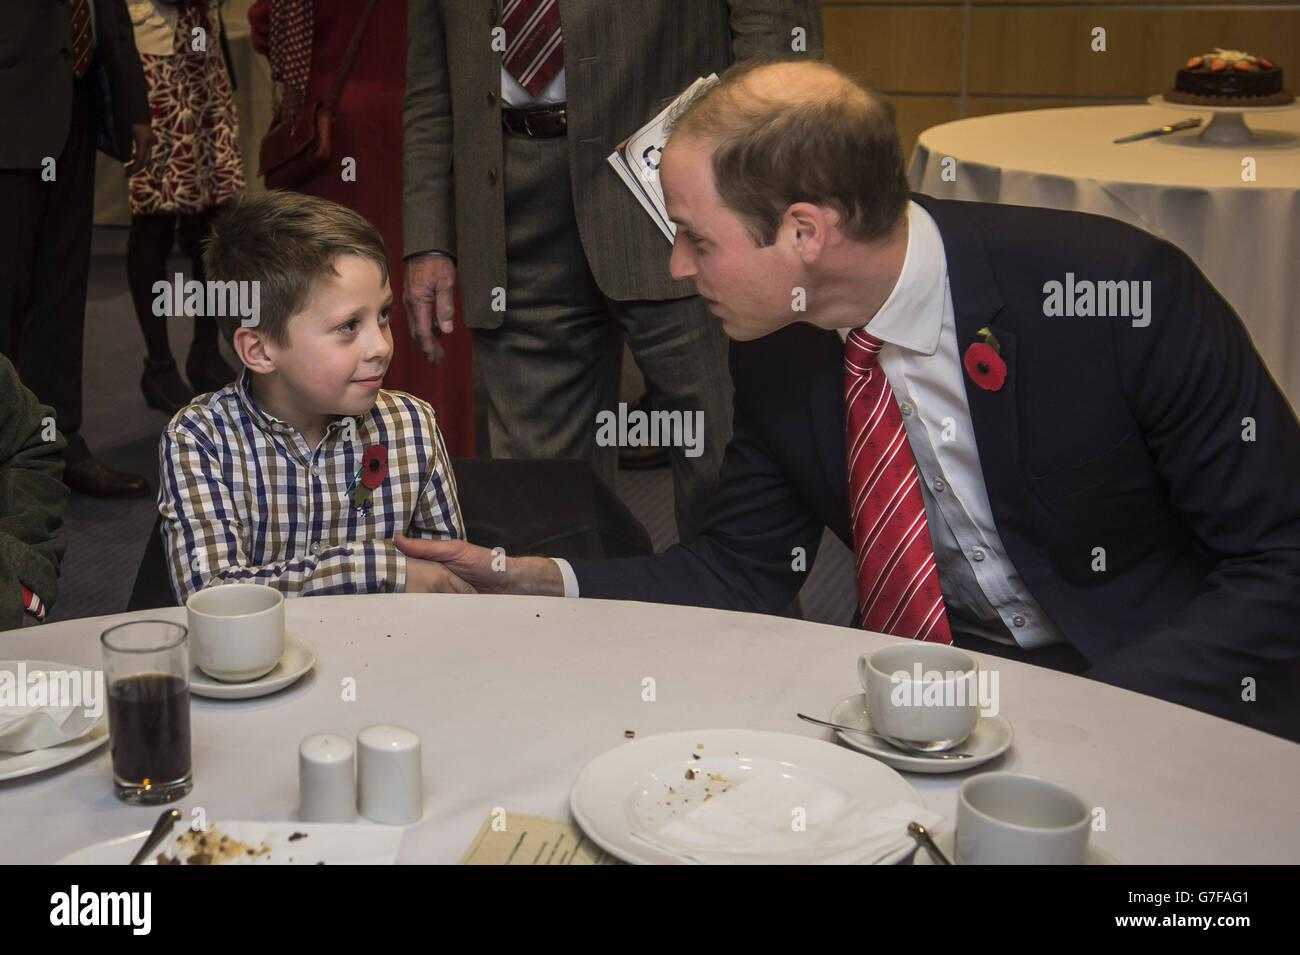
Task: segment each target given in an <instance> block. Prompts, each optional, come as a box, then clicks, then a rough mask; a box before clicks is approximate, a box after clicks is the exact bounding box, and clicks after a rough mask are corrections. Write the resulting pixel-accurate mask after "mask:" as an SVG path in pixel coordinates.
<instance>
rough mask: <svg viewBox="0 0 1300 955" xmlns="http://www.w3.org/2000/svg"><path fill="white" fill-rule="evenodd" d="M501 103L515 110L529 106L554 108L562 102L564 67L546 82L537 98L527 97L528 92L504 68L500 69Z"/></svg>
mask: <svg viewBox="0 0 1300 955" xmlns="http://www.w3.org/2000/svg"><path fill="white" fill-rule="evenodd" d="M501 102H503V103H505V104H506V105H507V106H513V107H514V108H515V109H527V108H528V107H529V106H554V105H556V104H559V103H563V102H564V67H560V69H559V72H557V73H556V74H555V75H554V76H552V77H551V78H550V80H548V81H547V83H546V85H545V86H543V87H542V91H541V92H540V93H538V94H537V96H535V97H534V96H529V95H528V90H526V89H524V88H523V87H522V86H520V85H519V81H518V80H516V79H515V78H514V77H513V76H511V75H510V73H509V72H508V71H507V70H506V68H505V67H502V68H501Z"/></svg>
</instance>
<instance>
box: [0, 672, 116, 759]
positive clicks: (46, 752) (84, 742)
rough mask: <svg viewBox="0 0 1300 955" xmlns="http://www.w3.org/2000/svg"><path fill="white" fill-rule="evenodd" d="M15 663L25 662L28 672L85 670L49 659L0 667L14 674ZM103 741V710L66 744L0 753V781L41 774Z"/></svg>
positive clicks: (105, 739)
mask: <svg viewBox="0 0 1300 955" xmlns="http://www.w3.org/2000/svg"><path fill="white" fill-rule="evenodd" d="M19 662H22V663H25V664H26V665H27V669H28V671H34V670H45V671H51V670H85V669H87V668H86V667H83V666H77V665H75V664H72V663H55V662H53V661H51V660H23V661H18V660H0V670H3V669H8V670H11V671H13V672H14V673H17V668H16V667H17V664H18V663H19ZM103 702H104V703H105V704H107V703H108V700H107V699H105V700H104V701H103ZM106 742H108V714H107V713H104V714H103V715H102V716H100V718H99V719H98V720H97V721H96V723H95V725H94V726H92V727H91V728H90V731H89V732H87V733H86V734H85V735H84V736H78V737H77V738H76V739H72V740H68V741H67V742H66V743H59V744H58V745H57V746H46V747H45V748H44V749H35V750H32V751H31V752H29V753H0V780H5V779H18V778H19V777H20V776H30V775H32V773H43V772H45V770H47V769H53V768H54V767H55V766H62V765H63V764H64V763H70V762H72V761H73V760H74V759H76V758H77V757H78V756H84V755H85V754H86V753H89V752H90V751H91V750H94V749H98V748H99V747H100V746H103V745H104V744H105V743H106Z"/></svg>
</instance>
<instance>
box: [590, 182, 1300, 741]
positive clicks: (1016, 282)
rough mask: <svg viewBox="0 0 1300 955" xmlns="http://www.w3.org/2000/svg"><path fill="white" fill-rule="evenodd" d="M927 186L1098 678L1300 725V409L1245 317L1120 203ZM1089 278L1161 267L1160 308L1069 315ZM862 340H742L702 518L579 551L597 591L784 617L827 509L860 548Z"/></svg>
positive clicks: (1024, 491) (1029, 505)
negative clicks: (991, 350) (730, 409)
mask: <svg viewBox="0 0 1300 955" xmlns="http://www.w3.org/2000/svg"><path fill="white" fill-rule="evenodd" d="M913 198H914V199H915V200H916V201H917V202H918V203H920V204H921V205H922V206H923V207H924V208H925V209H926V210H927V211H929V213H930V214H931V215H932V216H933V217H934V220H935V222H936V223H937V224H938V227H939V232H940V234H941V235H942V237H943V243H944V250H945V254H946V257H947V261H948V271H949V278H950V287H951V291H952V299H953V304H954V307H955V311H956V328H957V343H958V350H959V352H960V353H961V354H965V352H966V349H967V348H969V347H970V345H972V344H973V343H975V342H978V341H980V340H981V339H980V337H979V336H978V334H977V332H978V331H979V329H981V328H984V327H988V328H989V329H991V330H992V331H993V333H994V334H995V335H996V337H997V339H998V342H999V344H1000V347H1001V355H1002V357H1003V358H1004V359H1005V361H1006V365H1007V378H1006V382H1005V383H1004V385H1003V386H1002V387H1001V388H1000V389H998V390H996V391H990V390H985V389H983V388H981V387H980V386H979V385H977V384H976V383H974V382H973V381H972V380H971V379H970V377H969V376H968V375H967V376H964V378H965V382H966V394H967V398H968V399H969V404H970V416H971V421H972V424H973V426H974V430H975V433H974V435H973V439H974V440H975V442H976V444H977V447H978V451H979V459H980V465H981V468H982V470H983V475H984V482H985V485H986V486H987V489H988V497H989V503H990V504H991V506H992V509H993V518H994V522H995V523H996V525H997V529H998V534H999V536H1000V537H1001V539H1002V543H1003V544H1004V545H1005V547H1006V550H1007V553H1008V554H1009V556H1010V558H1011V560H1012V562H1013V563H1014V565H1015V567H1016V569H1017V570H1018V571H1019V572H1020V575H1021V577H1022V578H1023V580H1024V583H1025V585H1026V586H1028V588H1029V590H1030V592H1031V593H1032V594H1033V596H1034V598H1035V600H1036V601H1037V602H1038V603H1039V605H1040V606H1041V607H1042V608H1043V610H1044V611H1045V612H1046V613H1047V614H1048V615H1049V616H1050V617H1051V619H1052V621H1053V622H1054V623H1055V624H1056V626H1057V627H1059V628H1060V630H1061V631H1062V632H1063V633H1064V634H1065V636H1066V637H1067V638H1068V639H1069V641H1070V642H1071V643H1072V644H1073V645H1074V646H1075V647H1076V648H1077V649H1078V650H1079V651H1080V652H1081V653H1082V654H1083V655H1084V656H1086V657H1087V658H1088V659H1089V660H1090V661H1091V662H1092V664H1093V666H1092V668H1091V669H1090V670H1089V671H1088V673H1087V675H1088V676H1091V677H1094V678H1096V679H1100V680H1104V681H1106V682H1108V683H1113V684H1115V685H1118V686H1123V687H1127V688H1129V689H1132V690H1136V691H1138V692H1141V693H1147V694H1151V695H1154V696H1159V697H1162V698H1164V699H1168V700H1172V701H1174V702H1177V703H1182V704H1184V705H1187V706H1191V707H1195V708H1197V709H1200V710H1204V711H1206V712H1209V713H1213V714H1216V715H1219V716H1222V717H1225V718H1227V719H1232V720H1236V721H1238V722H1241V723H1246V724H1248V725H1252V726H1256V727H1258V728H1260V729H1265V730H1267V731H1269V732H1273V733H1277V734H1279V735H1283V736H1287V737H1288V738H1292V739H1300V491H1298V490H1297V484H1296V481H1297V476H1298V475H1300V426H1298V425H1297V422H1296V418H1295V416H1294V414H1293V413H1292V411H1291V410H1290V408H1289V406H1288V405H1287V403H1286V401H1285V400H1284V399H1283V397H1282V396H1281V394H1280V393H1279V392H1278V389H1277V387H1276V385H1275V384H1274V383H1273V381H1272V379H1271V378H1270V377H1269V375H1268V372H1267V371H1266V370H1265V368H1264V367H1263V365H1262V363H1261V362H1260V359H1259V356H1258V355H1257V354H1256V352H1255V350H1254V347H1253V346H1252V344H1251V342H1250V339H1249V337H1248V336H1247V334H1246V332H1245V330H1244V328H1243V327H1242V324H1241V321H1240V320H1239V319H1238V318H1237V316H1236V314H1235V313H1234V312H1233V311H1232V309H1231V308H1230V307H1229V306H1228V304H1227V303H1226V302H1225V301H1224V300H1223V299H1222V297H1221V296H1220V295H1219V294H1218V293H1217V292H1216V291H1215V289H1214V288H1213V286H1211V285H1210V283H1209V282H1208V281H1207V280H1206V279H1205V277H1204V276H1203V275H1202V274H1201V273H1200V271H1199V270H1198V269H1197V268H1196V266H1195V265H1194V264H1193V263H1192V262H1191V260H1190V259H1188V257H1187V256H1186V255H1185V254H1184V253H1183V252H1181V251H1180V250H1179V249H1177V248H1176V247H1175V246H1173V245H1171V244H1169V243H1167V242H1164V241H1162V240H1160V239H1157V238H1155V237H1153V236H1151V235H1149V234H1147V233H1145V232H1143V231H1141V230H1139V229H1136V228H1133V227H1131V226H1128V225H1125V224H1123V223H1121V222H1118V221H1116V220H1113V219H1107V218H1103V217H1100V216H1091V215H1085V214H1081V213H1070V212H1056V211H1049V210H1043V209H1032V208H1024V207H1017V206H1003V205H989V204H983V203H969V202H956V201H943V200H935V199H930V198H928V197H925V196H919V195H918V196H914V197H913ZM1067 273H1072V274H1073V276H1074V282H1075V285H1076V287H1078V285H1079V283H1080V282H1082V281H1085V280H1090V281H1097V282H1100V281H1117V280H1118V281H1138V282H1142V281H1150V283H1151V286H1150V289H1151V306H1150V321H1149V324H1146V325H1145V326H1144V327H1136V326H1135V325H1134V324H1133V321H1132V320H1131V319H1130V318H1126V317H1107V318H1102V317H1048V316H1047V315H1046V314H1045V306H1044V301H1045V298H1046V295H1045V292H1044V285H1045V283H1047V282H1049V281H1057V282H1061V283H1062V284H1064V283H1066V281H1067V278H1066V274H1067ZM814 294H815V292H814ZM863 318H864V322H865V321H866V319H867V318H869V316H863ZM843 358H844V346H843V343H842V341H841V339H840V337H839V336H838V334H836V333H835V332H833V331H826V330H821V329H817V328H814V327H813V326H811V325H808V324H805V323H796V324H792V325H789V326H787V327H786V328H784V329H782V330H780V331H778V332H775V333H773V334H770V335H767V336H765V337H764V338H761V339H758V340H756V341H752V342H744V343H733V345H732V353H731V367H732V376H733V378H734V380H735V385H736V402H735V407H736V412H735V426H734V437H733V439H732V441H731V444H730V445H729V446H728V448H727V453H726V458H725V460H724V463H723V468H722V474H721V477H720V480H719V483H718V490H717V493H716V495H715V497H714V500H713V502H712V505H711V508H710V512H709V517H708V521H707V523H706V525H705V528H704V530H703V531H702V532H701V535H700V537H699V538H697V539H696V540H694V541H692V542H691V543H690V544H688V545H685V546H681V545H678V546H675V547H672V548H670V549H669V550H667V551H665V552H664V553H662V554H659V555H656V556H654V557H646V558H629V559H624V560H609V561H574V562H573V566H574V570H575V572H576V574H577V577H578V582H579V589H580V592H581V594H582V595H583V596H584V597H614V598H622V599H633V600H646V601H657V602H665V603H680V604H693V605H698V606H707V607H720V608H725V609H732V610H748V611H765V612H774V611H777V610H779V609H780V608H782V607H785V606H786V605H787V604H788V603H789V602H790V600H791V599H792V598H793V597H794V595H795V594H796V593H797V592H798V589H799V587H800V586H801V585H802V583H803V581H804V579H805V577H806V573H805V572H803V571H799V570H795V569H793V568H794V567H795V566H799V562H798V561H796V560H795V557H794V555H795V553H796V552H795V548H804V550H805V552H806V554H807V566H811V564H812V558H813V557H814V555H815V554H816V550H817V546H818V543H819V541H820V538H821V534H822V528H823V527H829V528H830V529H831V530H832V531H833V532H834V533H835V534H836V535H838V536H839V538H840V539H841V540H843V541H844V542H845V544H847V545H848V546H849V547H850V548H851V547H852V546H853V543H852V532H851V529H850V525H849V506H848V488H847V479H846V469H845V450H844V441H845V439H844V398H843V394H844V371H843ZM955 438H956V440H959V441H961V440H970V439H971V438H972V436H970V435H961V434H958V435H956V436H955ZM1103 561H1104V563H1103ZM1103 568H1104V569H1103ZM939 574H940V580H942V578H943V568H942V567H940V568H939ZM846 616H847V613H846ZM1251 681H1253V683H1252V682H1251ZM1251 686H1253V697H1254V699H1253V700H1252V699H1249V697H1250V696H1252V693H1251V691H1250V687H1251ZM1243 697H1247V699H1243Z"/></svg>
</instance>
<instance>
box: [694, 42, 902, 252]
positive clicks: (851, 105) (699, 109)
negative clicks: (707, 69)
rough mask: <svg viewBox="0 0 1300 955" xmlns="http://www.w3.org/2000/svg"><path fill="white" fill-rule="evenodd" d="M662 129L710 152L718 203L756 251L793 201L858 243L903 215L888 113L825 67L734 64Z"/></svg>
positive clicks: (898, 154)
mask: <svg viewBox="0 0 1300 955" xmlns="http://www.w3.org/2000/svg"><path fill="white" fill-rule="evenodd" d="M786 65H789V66H793V67H796V69H795V70H794V71H790V70H786V69H784V67H785V66H786ZM769 66H771V67H773V68H774V71H773V72H770V73H768V74H767V75H766V76H765V75H764V73H763V71H764V69H765V68H766V67H769ZM670 131H671V135H672V136H681V137H683V138H685V139H689V140H692V141H696V142H700V143H705V144H709V145H712V146H713V157H712V166H713V181H714V186H715V188H716V189H717V191H718V196H719V198H721V199H722V201H723V203H724V204H725V205H726V206H727V207H728V208H729V209H731V210H732V211H733V212H735V213H736V214H737V215H739V216H740V217H741V218H742V219H744V220H745V222H746V224H747V225H748V227H749V234H750V236H751V238H753V240H754V242H755V244H756V245H759V246H769V245H771V244H772V243H773V242H775V241H776V235H777V231H778V230H779V228H780V225H781V220H782V218H783V217H784V216H785V211H786V209H788V208H789V207H790V206H791V205H792V204H793V203H796V202H811V203H813V204H815V205H820V206H827V207H830V208H832V209H834V210H835V211H836V212H838V213H839V215H840V223H839V228H840V230H841V231H843V232H844V233H845V234H846V235H848V236H849V237H850V238H854V239H858V240H861V241H873V240H876V239H880V238H883V237H884V236H886V235H888V234H889V233H890V232H891V231H892V230H893V229H894V227H895V226H896V225H897V224H898V222H899V221H900V219H901V218H902V216H903V213H904V210H905V209H906V207H907V200H908V196H909V193H910V190H909V188H908V185H907V177H906V175H905V174H904V172H903V153H902V148H901V147H900V145H899V142H898V132H897V130H896V129H895V127H894V109H893V106H892V105H891V104H890V102H889V100H887V99H886V98H885V97H884V96H883V95H881V94H880V93H877V92H876V91H875V90H871V89H868V88H866V87H864V86H861V85H860V84H858V83H857V82H856V81H854V80H853V79H852V78H851V77H850V76H848V75H847V74H845V73H842V72H841V71H839V70H837V69H835V67H833V66H830V65H829V64H826V63H819V62H816V61H811V60H808V59H806V58H802V59H799V60H791V59H788V58H782V59H767V58H756V59H751V60H746V61H744V62H741V63H737V64H735V65H733V66H732V67H731V68H730V69H728V70H727V71H726V72H725V73H723V74H722V76H721V77H720V78H719V79H718V80H717V81H716V82H714V83H712V84H710V85H709V86H707V87H704V88H702V89H701V90H700V91H699V92H698V93H697V94H696V95H695V96H694V97H692V98H691V99H690V100H689V101H688V102H687V103H685V104H683V105H682V106H681V107H680V108H679V109H678V111H677V112H676V113H675V115H674V116H673V117H672V119H671V120H670Z"/></svg>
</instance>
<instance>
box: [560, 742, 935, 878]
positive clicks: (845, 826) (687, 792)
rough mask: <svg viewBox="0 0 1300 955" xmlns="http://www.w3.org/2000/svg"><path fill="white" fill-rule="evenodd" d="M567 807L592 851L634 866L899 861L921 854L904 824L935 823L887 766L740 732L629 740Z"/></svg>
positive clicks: (834, 749) (601, 762) (588, 776)
mask: <svg viewBox="0 0 1300 955" xmlns="http://www.w3.org/2000/svg"><path fill="white" fill-rule="evenodd" d="M569 806H570V809H571V811H572V813H573V818H574V820H575V821H576V822H577V823H578V825H579V826H581V827H582V830H583V831H584V832H585V833H586V834H587V835H588V836H589V837H591V840H592V841H593V842H595V843H596V844H597V845H599V846H600V847H601V848H602V849H604V850H605V851H606V852H609V853H611V854H613V855H615V856H618V857H619V858H620V859H624V860H626V861H628V862H636V863H669V864H682V863H691V862H723V863H736V864H792V863H794V864H803V863H821V862H844V861H856V862H867V861H870V862H876V863H894V862H899V861H902V860H903V859H906V858H907V857H908V856H909V855H910V854H911V851H912V849H913V848H915V845H916V844H915V842H913V840H912V838H911V837H910V836H909V835H908V834H907V821H908V820H909V819H911V818H916V819H920V820H925V819H927V818H931V819H937V818H938V816H937V814H928V811H927V810H926V809H925V808H924V804H923V802H922V800H921V797H920V795H919V794H918V793H917V791H916V790H915V789H913V788H912V786H911V785H910V784H909V783H908V782H907V781H906V780H905V779H904V778H903V777H902V776H900V775H899V774H898V773H897V772H896V771H894V770H893V769H890V768H889V767H888V766H886V765H884V764H883V763H879V762H876V761H875V760H870V759H863V758H862V757H861V756H860V755H858V754H856V753H853V752H851V751H849V750H846V749H844V748H843V747H840V746H836V745H834V744H833V743H829V742H827V741H825V740H821V739H815V738H812V737H808V736H794V735H788V734H785V733H767V732H761V731H758V730H741V729H719V730H690V731H687V732H682V733H665V734H662V735H658V736H648V737H645V738H642V739H637V740H632V741H630V742H627V743H624V744H623V745H621V746H618V747H616V748H615V749H612V750H609V751H608V752H606V753H602V754H601V755H600V756H597V757H596V758H595V759H593V760H592V761H591V762H589V763H588V764H587V765H586V766H585V767H584V768H583V770H582V772H581V773H579V774H578V778H577V780H576V781H575V782H574V784H573V790H572V791H571V793H570V795H569ZM881 819H884V822H883V824H882V823H881V822H880V820H881ZM895 820H896V821H895ZM864 822H867V823H870V825H863V823H864ZM877 827H880V829H881V831H876V829H877Z"/></svg>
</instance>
